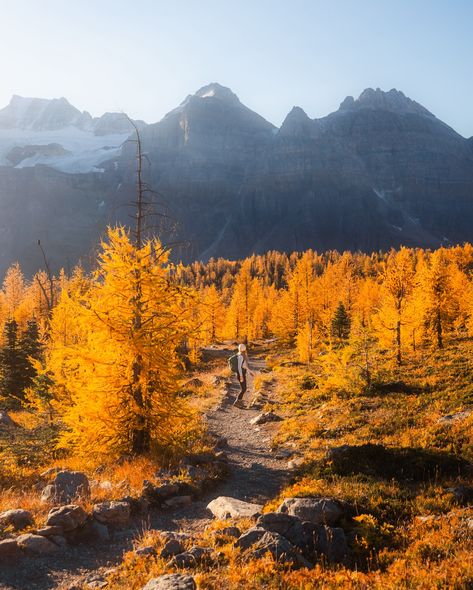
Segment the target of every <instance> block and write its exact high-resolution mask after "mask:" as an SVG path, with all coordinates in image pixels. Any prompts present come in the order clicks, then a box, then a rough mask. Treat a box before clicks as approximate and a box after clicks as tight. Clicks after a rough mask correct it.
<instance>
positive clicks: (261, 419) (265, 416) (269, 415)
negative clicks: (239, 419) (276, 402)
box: [250, 412, 282, 424]
mask: <svg viewBox="0 0 473 590" xmlns="http://www.w3.org/2000/svg"><path fill="white" fill-rule="evenodd" d="M281 420H282V418H281V416H278V415H277V414H275V413H274V412H263V413H262V414H258V416H255V417H254V418H252V419H251V420H250V424H266V423H267V422H280V421H281Z"/></svg>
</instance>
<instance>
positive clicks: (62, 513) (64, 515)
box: [46, 504, 87, 532]
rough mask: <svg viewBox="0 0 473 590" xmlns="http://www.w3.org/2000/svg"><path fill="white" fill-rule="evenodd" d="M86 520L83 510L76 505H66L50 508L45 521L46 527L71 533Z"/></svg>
mask: <svg viewBox="0 0 473 590" xmlns="http://www.w3.org/2000/svg"><path fill="white" fill-rule="evenodd" d="M86 520H87V514H86V512H85V510H84V509H83V508H82V507H81V506H78V505H77V504H68V505H66V506H59V507H57V508H52V509H51V510H50V511H49V514H48V518H47V520H46V526H60V527H62V529H63V530H64V531H65V532H68V531H73V530H74V529H76V528H78V527H80V526H82V525H83V524H84V523H85V521H86Z"/></svg>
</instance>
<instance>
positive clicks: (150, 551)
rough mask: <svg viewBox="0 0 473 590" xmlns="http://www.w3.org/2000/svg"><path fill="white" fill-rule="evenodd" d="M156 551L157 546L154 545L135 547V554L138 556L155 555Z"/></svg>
mask: <svg viewBox="0 0 473 590" xmlns="http://www.w3.org/2000/svg"><path fill="white" fill-rule="evenodd" d="M156 553H157V552H156V548H155V547H153V546H152V545H146V547H138V549H135V555H137V556H138V557H154V556H155V555H156Z"/></svg>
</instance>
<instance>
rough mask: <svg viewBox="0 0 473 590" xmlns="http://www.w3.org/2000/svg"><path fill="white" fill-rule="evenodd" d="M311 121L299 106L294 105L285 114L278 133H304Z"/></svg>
mask: <svg viewBox="0 0 473 590" xmlns="http://www.w3.org/2000/svg"><path fill="white" fill-rule="evenodd" d="M312 123H313V121H312V120H311V119H310V118H309V116H308V115H307V113H306V112H305V111H304V110H303V109H301V107H298V106H294V107H292V109H291V110H290V111H289V113H288V114H287V116H286V118H285V119H284V122H283V124H282V125H281V129H280V131H279V133H280V134H281V135H306V134H307V133H308V131H309V129H310V127H311V124H312Z"/></svg>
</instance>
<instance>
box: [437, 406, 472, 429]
mask: <svg viewBox="0 0 473 590" xmlns="http://www.w3.org/2000/svg"><path fill="white" fill-rule="evenodd" d="M472 412H473V410H471V409H468V410H463V411H462V412H455V414H447V416H442V417H441V418H439V419H438V420H437V423H438V424H443V425H446V426H448V425H450V424H455V423H456V422H462V421H463V420H466V419H467V418H468V417H469V416H470V415H471V413H472Z"/></svg>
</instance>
